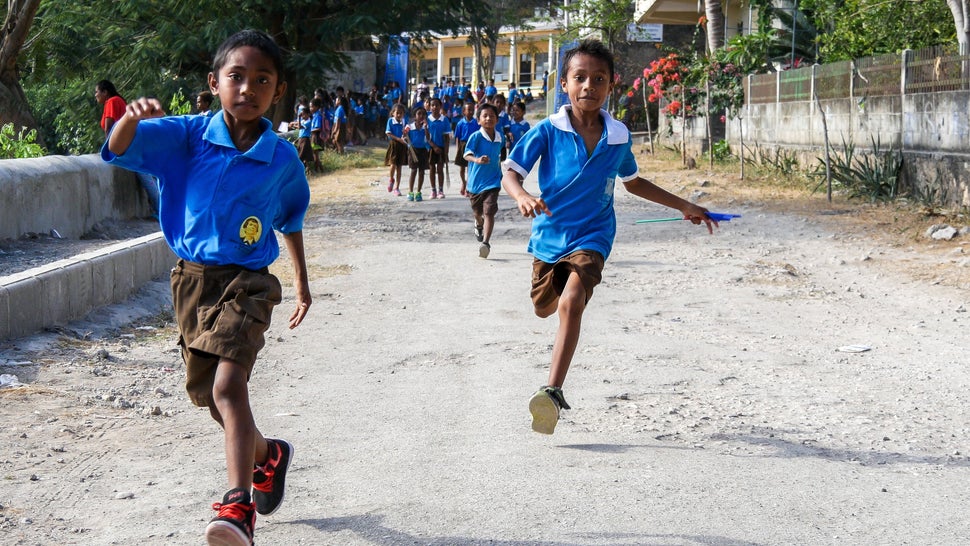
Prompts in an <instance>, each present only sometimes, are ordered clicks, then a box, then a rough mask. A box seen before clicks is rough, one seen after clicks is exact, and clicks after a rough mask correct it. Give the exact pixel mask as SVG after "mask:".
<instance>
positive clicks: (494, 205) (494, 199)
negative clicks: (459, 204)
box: [468, 188, 499, 227]
mask: <svg viewBox="0 0 970 546" xmlns="http://www.w3.org/2000/svg"><path fill="white" fill-rule="evenodd" d="M498 192H499V188H492V189H490V190H485V191H483V192H481V193H469V194H468V200H469V201H470V202H471V205H472V212H474V213H475V216H476V217H481V216H495V213H497V212H498ZM477 227H482V226H477Z"/></svg>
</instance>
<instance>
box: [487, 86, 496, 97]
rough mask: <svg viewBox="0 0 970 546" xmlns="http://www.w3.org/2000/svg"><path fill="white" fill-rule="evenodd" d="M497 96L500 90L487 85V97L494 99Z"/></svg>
mask: <svg viewBox="0 0 970 546" xmlns="http://www.w3.org/2000/svg"><path fill="white" fill-rule="evenodd" d="M497 94H498V89H496V88H495V86H494V85H486V86H485V96H486V97H489V98H491V97H494V96H495V95H497Z"/></svg>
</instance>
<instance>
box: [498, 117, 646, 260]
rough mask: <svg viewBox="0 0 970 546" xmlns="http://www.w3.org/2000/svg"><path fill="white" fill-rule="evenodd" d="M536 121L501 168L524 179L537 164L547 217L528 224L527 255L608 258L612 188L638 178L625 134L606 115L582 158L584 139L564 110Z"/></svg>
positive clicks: (612, 227)
mask: <svg viewBox="0 0 970 546" xmlns="http://www.w3.org/2000/svg"><path fill="white" fill-rule="evenodd" d="M570 108H572V106H569V105H566V106H563V107H562V108H561V109H560V110H559V112H557V113H555V114H553V115H552V116H549V117H548V118H546V119H544V120H542V121H540V122H539V123H538V124H536V126H535V127H533V128H532V129H531V130H530V131H528V132H527V133H525V135H523V137H522V140H521V141H520V142H519V144H518V145H517V146H515V148H513V149H512V151H511V152H510V153H509V158H508V160H506V161H505V163H504V164H503V167H502V171H503V172H504V171H505V170H507V169H512V170H514V171H515V172H517V173H519V174H520V175H522V177H523V178H524V177H525V176H526V175H528V173H529V171H531V170H532V167H533V166H535V164H536V162H537V161H539V160H540V159H541V160H542V161H539V193H540V196H541V197H542V199H543V200H544V201H545V202H546V204H547V205H548V206H549V210H550V211H551V212H552V216H547V215H545V214H543V215H540V216H538V217H536V218H535V219H534V220H533V221H532V236H531V237H530V238H529V252H531V253H532V255H533V256H535V257H536V258H538V259H540V260H542V261H544V262H546V263H555V262H556V261H558V260H559V259H560V258H562V257H563V256H566V255H567V254H570V253H572V252H575V251H577V250H595V251H596V252H599V253H600V254H602V255H603V257H604V258H608V257H609V255H610V251H611V250H612V249H613V239H614V237H615V236H616V215H615V213H614V211H613V186H614V184H615V182H616V180H619V181H620V182H629V181H630V180H633V179H635V178H637V176H639V174H640V171H639V168H638V167H637V162H636V157H634V155H633V151H632V150H631V148H632V146H633V140H632V139H631V138H630V131H629V130H628V129H627V128H626V126H625V125H623V124H622V123H620V122H618V121H616V120H614V119H613V118H612V117H611V116H610V115H609V114H608V113H607V112H606V111H605V110H602V111H600V116H602V118H603V125H604V130H603V135H602V136H601V137H600V140H599V143H598V144H597V145H596V148H595V149H594V150H593V153H592V155H589V156H587V154H586V145H585V144H584V143H583V138H582V137H581V136H579V134H578V133H576V131H575V130H574V129H573V126H572V123H570V121H569V115H568V110H569V109H570Z"/></svg>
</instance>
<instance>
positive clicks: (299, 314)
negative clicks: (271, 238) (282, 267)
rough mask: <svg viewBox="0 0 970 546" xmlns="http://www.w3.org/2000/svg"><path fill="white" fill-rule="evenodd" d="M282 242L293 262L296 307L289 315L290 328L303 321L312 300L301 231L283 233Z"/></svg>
mask: <svg viewBox="0 0 970 546" xmlns="http://www.w3.org/2000/svg"><path fill="white" fill-rule="evenodd" d="M283 242H285V243H286V250H287V251H289V253H290V261H291V262H293V283H294V284H295V285H296V309H295V310H294V311H293V314H292V315H290V329H291V330H292V329H293V328H296V327H297V326H299V325H300V323H301V322H303V319H304V318H305V317H306V315H307V312H308V311H309V310H310V304H311V303H313V301H312V298H311V297H310V281H309V278H308V276H307V269H306V254H305V253H304V251H303V232H302V231H294V232H293V233H284V234H283Z"/></svg>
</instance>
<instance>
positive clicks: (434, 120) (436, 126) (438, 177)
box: [428, 99, 451, 199]
mask: <svg viewBox="0 0 970 546" xmlns="http://www.w3.org/2000/svg"><path fill="white" fill-rule="evenodd" d="M429 104H430V105H431V113H430V114H429V115H428V136H429V137H430V142H429V143H430V144H431V156H430V159H429V165H430V167H431V176H430V179H431V198H432V199H444V198H445V162H447V161H448V145H449V143H450V141H451V120H450V119H448V116H447V115H445V113H444V112H443V111H442V108H443V105H442V103H441V99H431V100H430V101H429ZM436 183H437V188H436V187H435V184H436Z"/></svg>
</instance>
